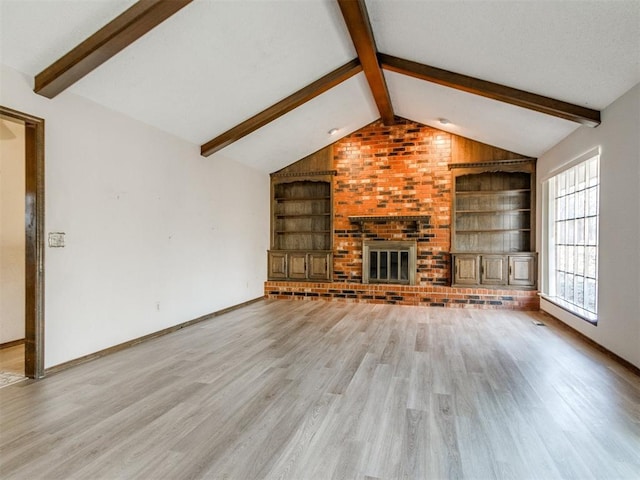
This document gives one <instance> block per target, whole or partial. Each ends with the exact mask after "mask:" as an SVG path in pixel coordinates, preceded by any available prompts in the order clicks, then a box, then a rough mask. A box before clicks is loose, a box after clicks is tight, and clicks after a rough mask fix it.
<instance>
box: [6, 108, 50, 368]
mask: <svg viewBox="0 0 640 480" xmlns="http://www.w3.org/2000/svg"><path fill="white" fill-rule="evenodd" d="M0 116H3V117H8V118H12V119H15V120H18V121H20V122H23V123H24V125H25V177H26V181H25V256H26V261H25V349H24V350H25V352H24V357H25V375H26V376H27V377H30V378H41V377H43V376H44V245H45V235H44V213H45V211H44V120H43V119H42V118H38V117H34V116H32V115H29V114H26V113H23V112H19V111H17V110H12V109H10V108H6V107H3V106H1V105H0Z"/></svg>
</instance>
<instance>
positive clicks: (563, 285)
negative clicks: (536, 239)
mask: <svg viewBox="0 0 640 480" xmlns="http://www.w3.org/2000/svg"><path fill="white" fill-rule="evenodd" d="M586 157H588V158H587V159H585V157H584V156H583V157H582V158H581V159H580V160H579V163H577V164H574V165H573V166H571V167H570V168H567V169H566V170H564V171H562V172H560V173H558V174H557V175H555V176H554V177H552V178H550V179H549V180H548V181H547V185H546V186H545V187H546V188H545V190H546V193H547V195H546V196H547V198H546V200H547V201H546V217H547V237H548V238H546V239H545V240H546V243H547V244H546V253H547V269H546V278H545V285H544V293H545V296H546V297H548V299H549V300H550V301H552V302H554V303H556V304H557V305H559V306H560V307H562V308H564V309H566V310H569V311H571V312H573V313H575V314H577V315H578V316H580V317H582V318H584V319H585V320H588V321H590V322H592V323H595V322H596V320H597V313H598V223H599V222H598V218H599V216H598V214H599V184H600V181H599V178H600V168H599V164H600V157H599V155H598V153H597V152H595V153H594V152H591V153H590V154H588V155H587V156H586Z"/></svg>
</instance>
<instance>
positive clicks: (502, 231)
mask: <svg viewBox="0 0 640 480" xmlns="http://www.w3.org/2000/svg"><path fill="white" fill-rule="evenodd" d="M530 231H531V229H530V228H500V229H486V228H485V229H483V230H458V231H457V232H456V233H459V234H470V233H505V232H530Z"/></svg>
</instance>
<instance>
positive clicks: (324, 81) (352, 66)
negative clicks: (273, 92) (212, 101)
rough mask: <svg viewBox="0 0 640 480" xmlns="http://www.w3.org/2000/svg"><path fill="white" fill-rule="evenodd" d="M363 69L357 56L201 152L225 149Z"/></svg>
mask: <svg viewBox="0 0 640 480" xmlns="http://www.w3.org/2000/svg"><path fill="white" fill-rule="evenodd" d="M361 71H362V65H360V61H359V60H358V59H357V58H356V59H353V60H351V61H350V62H349V63H346V64H344V65H343V66H341V67H339V68H337V69H335V70H334V71H332V72H330V73H328V74H327V75H325V76H324V77H322V78H320V79H318V80H316V81H315V82H313V83H311V84H309V85H307V86H306V87H304V88H302V89H300V90H298V91H297V92H295V93H294V94H292V95H289V96H288V97H287V98H285V99H283V100H281V101H279V102H278V103H276V104H274V105H272V106H270V107H269V108H267V109H266V110H263V111H262V112H260V113H258V114H257V115H254V116H253V117H251V118H249V119H247V120H245V121H244V122H242V123H240V124H239V125H236V126H235V127H233V128H231V129H230V130H227V131H226V132H224V133H222V134H221V135H218V136H217V137H216V138H214V139H212V140H210V141H208V142H207V143H205V144H203V145H202V146H201V147H200V154H201V155H202V156H204V157H208V156H209V155H211V154H213V153H215V152H217V151H218V150H221V149H223V148H224V147H226V146H228V145H230V144H232V143H233V142H235V141H237V140H240V139H241V138H242V137H244V136H246V135H249V134H250V133H251V132H254V131H256V130H258V129H259V128H261V127H264V126H265V125H266V124H267V123H269V122H272V121H274V120H275V119H277V118H278V117H281V116H282V115H284V114H286V113H288V112H290V111H291V110H293V109H294V108H297V107H299V106H300V105H302V104H303V103H306V102H308V101H309V100H311V99H313V98H315V97H317V96H318V95H320V94H322V93H324V92H326V91H327V90H329V89H330V88H333V87H335V86H336V85H338V84H340V83H342V82H344V81H345V80H348V79H349V78H351V77H353V76H354V75H356V74H358V73H360V72H361Z"/></svg>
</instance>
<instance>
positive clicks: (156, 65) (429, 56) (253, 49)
mask: <svg viewBox="0 0 640 480" xmlns="http://www.w3.org/2000/svg"><path fill="white" fill-rule="evenodd" d="M180 2H181V3H182V4H184V6H183V5H180V6H175V8H173V10H174V11H171V12H166V15H165V16H166V19H165V18H162V19H161V20H162V21H161V20H158V22H157V23H158V25H157V26H153V25H151V26H148V25H147V27H148V28H150V30H149V31H148V33H146V34H144V35H142V36H141V37H140V38H138V39H137V40H135V41H133V42H132V43H131V44H130V45H128V46H126V48H123V49H122V50H121V51H119V52H118V53H115V54H113V53H114V52H111V53H112V54H113V55H111V54H110V55H107V56H106V57H104V58H100V60H99V61H97V63H96V64H97V65H98V66H97V68H95V69H94V70H92V71H90V73H88V74H86V75H85V76H81V78H80V79H79V80H77V81H75V83H74V82H71V84H70V86H68V88H64V89H62V92H61V93H59V95H60V96H64V95H69V94H75V95H80V96H82V97H85V98H87V99H89V100H91V101H93V102H96V103H99V104H102V105H104V106H106V107H108V108H110V109H113V110H116V111H119V112H122V113H124V114H126V115H128V116H130V117H133V118H136V119H138V120H140V121H142V122H144V123H147V124H150V125H153V126H155V127H157V128H160V129H162V130H165V131H167V132H169V133H171V134H173V135H176V136H178V137H181V138H183V139H185V140H187V141H190V142H192V143H194V144H198V145H201V146H202V151H203V153H204V154H210V156H209V160H210V161H224V159H225V158H229V159H234V160H237V161H239V162H241V163H244V164H247V165H250V166H252V167H255V168H258V169H260V170H263V171H265V172H272V171H275V170H277V169H279V168H282V167H283V166H285V165H288V164H290V163H292V162H294V161H296V160H298V159H299V158H302V157H304V156H306V155H308V154H310V153H312V152H314V151H316V150H319V149H320V148H322V147H324V146H326V145H328V144H330V143H332V142H334V141H336V140H337V139H338V138H340V137H342V136H344V135H347V134H349V133H351V132H353V131H355V130H357V129H359V128H361V127H363V126H364V125H367V124H368V123H371V122H372V121H374V120H376V119H378V118H380V117H381V116H382V118H383V119H384V120H385V121H386V122H387V123H391V122H392V121H393V117H392V115H397V116H400V117H404V118H407V119H409V120H413V121H418V122H421V123H424V124H427V125H431V126H434V127H436V128H439V129H442V130H446V131H449V132H452V133H456V134H459V135H463V136H466V137H469V138H472V139H474V140H478V141H481V142H484V143H488V144H492V145H495V146H498V147H501V148H504V149H507V150H510V151H515V152H519V153H522V154H525V155H528V156H533V157H537V156H540V155H541V154H543V153H544V152H545V151H546V150H548V149H549V148H550V147H552V146H553V145H555V144H556V143H558V142H559V141H560V140H562V139H563V138H564V137H565V136H567V135H568V134H569V133H571V132H572V131H573V130H575V129H576V128H578V127H579V126H580V123H578V122H577V121H575V120H576V118H573V119H572V120H567V119H566V117H567V115H566V112H567V108H568V109H569V113H570V115H569V117H570V118H571V117H572V116H573V115H574V113H575V112H578V113H581V112H583V111H584V112H587V117H588V116H589V112H593V111H595V113H596V114H597V111H600V110H602V109H604V108H605V107H607V106H608V105H609V104H610V103H611V102H613V101H614V100H615V99H616V98H618V97H619V96H620V95H622V94H623V93H624V92H626V91H627V90H628V89H630V88H631V87H633V86H634V85H635V84H637V83H638V82H640V2H639V1H637V0H617V1H564V0H558V1H535V0H533V1H523V2H520V1H519V2H515V1H513V2H511V1H497V0H492V1H482V0H479V1H450V0H443V1H439V0H425V1H404V0H395V1H390V0H365V1H359V2H355V1H350V0H338V1H336V0H297V1H296V0H291V1H285V0H252V1H248V0H237V1H218V0H194V1H192V2H189V1H183V0H180V1H179V2H176V1H175V0H174V2H173V3H174V4H177V3H180ZM141 3H143V2H141ZM147 3H149V4H151V3H155V0H147ZM160 3H167V2H160ZM169 3H172V2H169ZM134 4H136V2H135V1H134V0H91V1H89V0H82V1H80V0H75V1H73V0H29V1H25V0H0V22H1V23H0V26H1V37H0V40H1V47H0V48H1V50H0V60H1V61H2V63H3V64H6V65H8V66H9V67H12V68H14V69H16V70H18V71H20V72H23V73H24V74H26V75H28V76H29V77H30V78H35V77H36V76H38V74H41V72H43V70H45V69H47V67H49V66H50V65H54V64H55V62H56V61H57V60H58V59H59V58H60V57H62V56H63V55H65V54H66V53H67V52H69V51H72V49H74V48H75V47H76V46H78V45H79V44H81V42H82V41H84V40H85V39H87V38H88V37H90V36H91V35H93V34H94V33H95V32H97V31H99V30H100V29H101V28H102V27H104V26H105V25H107V24H109V22H112V21H113V19H114V18H116V17H117V16H118V15H120V14H122V13H123V12H125V11H127V9H129V8H130V7H133V6H134ZM137 6H138V7H139V6H140V4H137ZM358 8H359V9H360V12H358ZM363 21H364V24H362V22H363ZM359 22H360V23H359ZM363 25H364V26H363ZM152 27H153V28H152ZM369 27H370V28H369ZM367 49H368V50H367ZM103 53H104V52H102V53H101V55H103ZM105 58H106V61H104V60H105ZM443 70H444V72H443ZM434 75H435V76H434ZM40 78H42V77H40ZM452 83H453V84H454V86H456V87H457V88H451V84H452ZM381 85H382V86H381ZM0 87H1V86H0ZM36 87H37V85H36ZM476 87H477V88H479V89H480V91H481V93H483V95H477V94H476V93H478V91H477V88H476ZM496 92H497V93H496ZM505 92H506V93H505ZM513 92H515V96H516V97H518V98H519V102H520V103H519V104H518V102H515V103H516V104H513V102H509V103H505V101H502V100H504V99H505V98H507V97H511V98H512V97H513V95H514V93H513ZM41 93H44V92H41ZM487 93H489V94H488V95H487ZM50 96H55V94H53V95H50ZM496 98H498V99H496ZM507 100H509V98H507ZM51 101H55V100H51ZM540 101H542V103H543V104H544V102H547V103H548V104H549V105H551V106H550V107H544V108H542V110H543V111H544V110H545V109H547V110H549V111H550V110H554V109H556V110H558V111H559V114H558V112H555V113H554V112H551V113H552V114H549V111H548V112H547V113H541V112H540V111H539V110H540V108H539V107H540ZM387 104H388V105H387ZM558 105H559V107H558V108H556V107H557V106H558ZM567 105H568V107H567ZM543 106H544V105H543ZM272 107H273V108H272ZM285 107H286V108H285ZM532 107H533V109H532ZM565 107H567V108H565ZM274 111H275V112H276V113H282V111H287V112H288V113H285V114H282V115H280V116H278V115H270V114H271V113H273V112H274ZM261 112H263V115H262V116H257V117H256V115H258V114H260V113H261ZM390 114H391V117H390ZM578 117H580V115H578ZM442 118H446V119H448V120H449V121H450V123H449V124H447V125H443V124H441V123H440V121H439V120H440V119H442ZM580 118H582V120H580ZM580 118H578V120H579V121H583V123H597V122H591V121H590V120H589V119H588V118H587V119H586V120H585V118H584V117H580ZM604 120H605V121H606V119H604ZM263 124H264V125H263ZM247 125H249V126H250V127H252V128H250V129H249V130H247V131H250V132H251V133H248V134H246V135H244V136H242V135H236V134H235V133H237V132H238V131H242V130H243V129H244V127H245V126H247ZM258 127H259V128H258ZM332 128H337V129H338V133H337V134H336V135H330V134H329V133H328V131H329V130H330V129H332ZM241 133H246V132H241ZM212 141H213V143H212ZM212 146H213V147H214V148H210V147H212Z"/></svg>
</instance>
